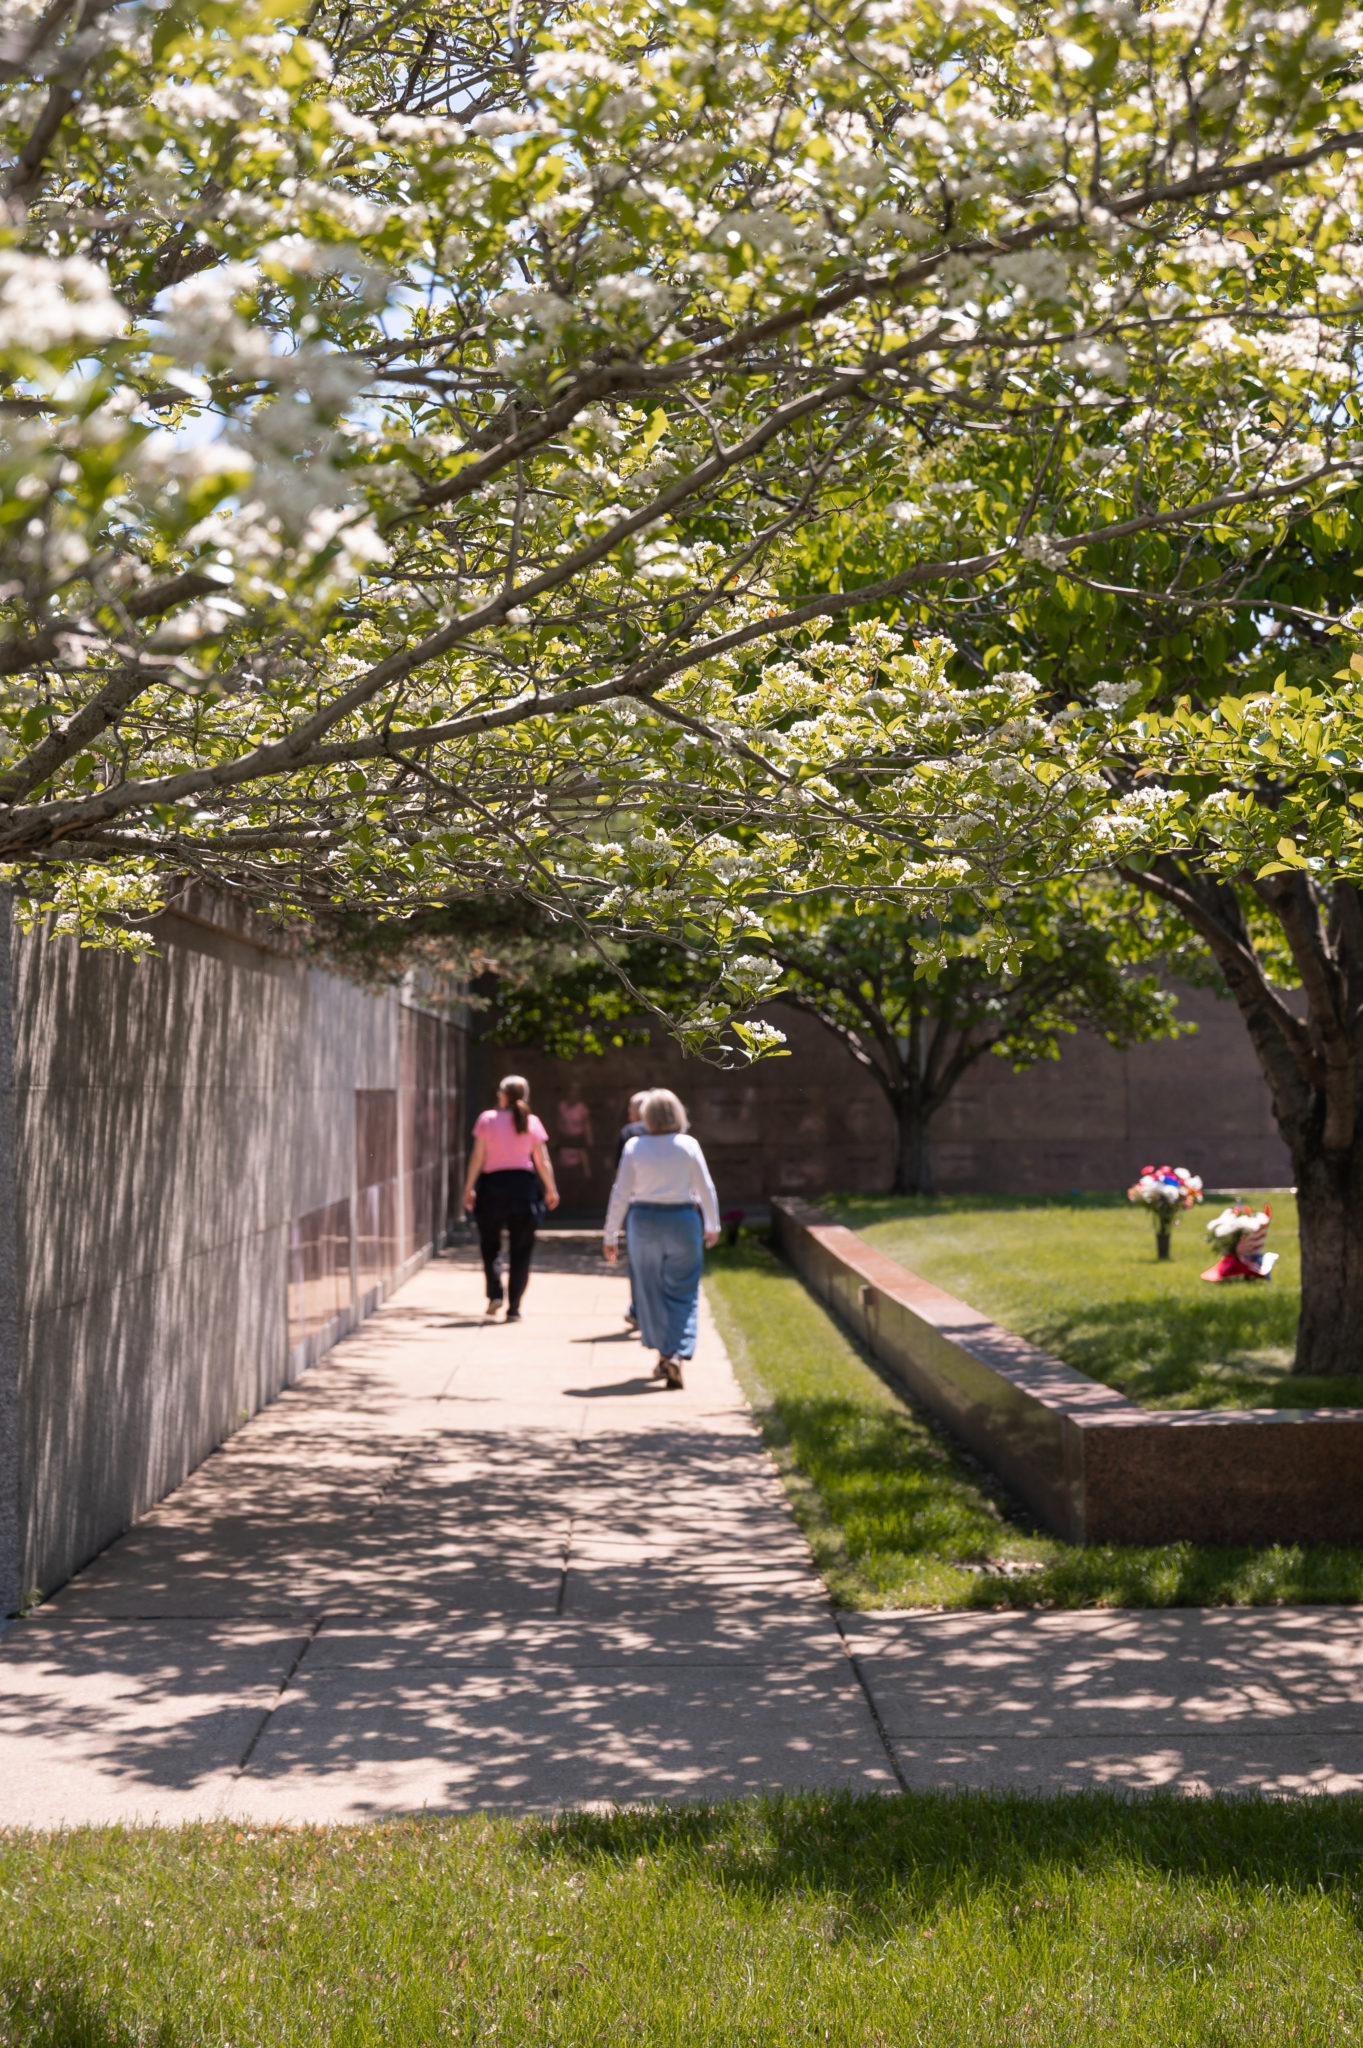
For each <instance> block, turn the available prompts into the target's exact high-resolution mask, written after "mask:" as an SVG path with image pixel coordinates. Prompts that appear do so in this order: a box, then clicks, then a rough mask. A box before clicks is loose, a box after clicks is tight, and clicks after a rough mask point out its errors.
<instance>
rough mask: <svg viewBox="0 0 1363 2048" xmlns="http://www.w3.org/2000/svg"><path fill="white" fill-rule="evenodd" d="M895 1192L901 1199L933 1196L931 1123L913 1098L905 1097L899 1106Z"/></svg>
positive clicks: (897, 1104) (897, 1111)
mask: <svg viewBox="0 0 1363 2048" xmlns="http://www.w3.org/2000/svg"><path fill="white" fill-rule="evenodd" d="M894 1192H895V1194H897V1195H930V1194H931V1193H932V1157H931V1154H930V1152H929V1150H928V1120H927V1118H926V1117H925V1116H924V1114H923V1112H922V1109H921V1107H920V1106H919V1104H918V1102H917V1101H916V1100H915V1098H914V1097H913V1096H901V1097H900V1099H899V1101H898V1102H897V1103H896V1104H895V1154H894Z"/></svg>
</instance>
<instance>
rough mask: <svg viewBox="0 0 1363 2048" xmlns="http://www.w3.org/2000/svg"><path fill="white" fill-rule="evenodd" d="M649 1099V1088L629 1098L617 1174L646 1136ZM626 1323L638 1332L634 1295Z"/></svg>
mask: <svg viewBox="0 0 1363 2048" xmlns="http://www.w3.org/2000/svg"><path fill="white" fill-rule="evenodd" d="M647 1097H648V1090H647V1088H640V1089H639V1090H638V1092H637V1093H636V1094H634V1095H631V1096H630V1098H629V1109H628V1112H627V1116H628V1121H627V1122H626V1123H624V1124H622V1125H621V1126H620V1136H619V1137H618V1138H617V1139H616V1141H615V1170H616V1172H617V1173H619V1171H620V1161H621V1160H622V1159H623V1158H624V1156H625V1147H626V1145H628V1143H629V1141H630V1139H631V1138H642V1137H643V1135H644V1121H643V1107H644V1103H645V1101H646V1099H647ZM625 1322H626V1324H627V1326H628V1327H629V1328H630V1329H631V1330H637V1329H638V1327H639V1318H638V1316H637V1315H636V1314H635V1313H634V1296H633V1295H632V1294H631V1295H630V1298H629V1305H628V1307H627V1308H626V1310H625Z"/></svg>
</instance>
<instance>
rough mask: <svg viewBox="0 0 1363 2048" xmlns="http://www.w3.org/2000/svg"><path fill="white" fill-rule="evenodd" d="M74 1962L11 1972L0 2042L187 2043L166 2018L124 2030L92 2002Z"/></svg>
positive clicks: (84, 2045)
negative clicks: (28, 1973) (26, 1972)
mask: <svg viewBox="0 0 1363 2048" xmlns="http://www.w3.org/2000/svg"><path fill="white" fill-rule="evenodd" d="M82 1974H83V1973H82V1970H81V1967H80V1965H79V1964H78V1963H75V1962H72V1963H70V1964H68V1965H67V1966H66V1968H65V1969H63V1968H62V1967H61V1966H60V1965H56V1964H54V1963H53V1962H52V1961H51V1959H44V1961H43V1962H42V1963H41V1964H38V1965H37V1966H36V1967H35V1969H34V1971H33V1974H32V1975H21V1974H20V1973H18V1972H15V1971H11V1972H10V1973H9V1974H8V1975H7V1977H6V1978H5V1980H4V1982H3V1983H0V2029H3V2032H0V2040H4V2041H16V2042H17V2041H22V2042H23V2044H24V2048H181V2043H182V2042H185V2041H187V2039H188V2037H187V2036H185V2035H182V2034H181V2033H180V2031H179V2029H178V2028H176V2027H175V2026H174V2025H173V2024H172V2022H171V2021H170V2020H169V2019H168V2018H166V2019H161V2020H159V2021H157V2022H154V2023H153V2024H151V2025H148V2024H146V2023H144V2022H139V2023H137V2024H135V2025H130V2024H127V2023H126V2022H124V2021H122V2020H120V2019H119V2018H118V2016H117V2015H116V2014H115V2013H113V2012H111V2011H110V2009H109V2007H108V2005H107V2004H105V2002H104V2001H103V2000H102V1999H99V1998H95V1997H92V1996H91V1994H90V1993H89V1992H88V1991H87V1990H86V1989H84V1987H83V1986H82V1984H81V1982H80V1979H81V1976H82Z"/></svg>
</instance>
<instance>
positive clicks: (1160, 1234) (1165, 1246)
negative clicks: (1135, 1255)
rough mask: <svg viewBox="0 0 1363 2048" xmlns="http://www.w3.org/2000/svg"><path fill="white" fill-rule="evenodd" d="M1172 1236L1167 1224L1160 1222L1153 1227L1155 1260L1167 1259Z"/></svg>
mask: <svg viewBox="0 0 1363 2048" xmlns="http://www.w3.org/2000/svg"><path fill="white" fill-rule="evenodd" d="M1172 1235H1173V1233H1172V1232H1171V1230H1170V1228H1169V1225H1168V1223H1164V1222H1161V1223H1157V1224H1156V1225H1155V1257H1156V1258H1157V1259H1167V1258H1168V1256H1169V1247H1170V1243H1171V1241H1172Z"/></svg>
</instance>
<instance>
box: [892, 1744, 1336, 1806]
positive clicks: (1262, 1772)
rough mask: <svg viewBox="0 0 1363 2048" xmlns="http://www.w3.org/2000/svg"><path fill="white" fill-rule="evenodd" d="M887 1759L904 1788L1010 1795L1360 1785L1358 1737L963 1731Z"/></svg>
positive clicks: (900, 1749)
mask: <svg viewBox="0 0 1363 2048" xmlns="http://www.w3.org/2000/svg"><path fill="white" fill-rule="evenodd" d="M892 1747H893V1750H894V1755H895V1761H896V1762H897V1764H898V1766H899V1770H900V1773H901V1775H902V1777H903V1779H904V1782H905V1784H906V1785H908V1786H909V1787H910V1788H912V1789H919V1788H931V1789H933V1790H939V1791H940V1790H947V1789H951V1788H955V1787H969V1788H971V1789H972V1790H976V1791H983V1790H993V1791H1009V1792H1043V1793H1049V1792H1073V1791H1081V1790H1097V1791H1109V1792H1160V1791H1167V1792H1185V1793H1211V1792H1241V1793H1246V1792H1262V1793H1271V1794H1276V1795H1278V1796H1283V1797H1286V1796H1291V1797H1296V1796H1300V1795H1303V1794H1308V1793H1337V1792H1359V1791H1363V1736H1360V1735H1359V1734H1358V1733H1356V1732H1355V1733H1352V1734H1342V1733H1341V1734H1338V1735H1336V1736H1328V1735H1326V1736H1321V1735H1308V1734H1307V1733H1306V1732H1305V1731H1299V1732H1296V1733H1289V1734H1282V1735H1272V1734H1266V1735H1261V1734H1257V1733H1255V1734H1251V1733H1249V1732H1247V1731H1244V1730H1232V1731H1230V1732H1227V1733H1221V1734H1213V1733H1207V1734H1204V1735H1191V1734H1181V1735H1177V1736H1174V1735H1170V1736H1167V1737H1165V1738H1163V1739H1158V1738H1146V1739H1144V1740H1135V1741H1125V1742H1118V1741H1108V1742H1105V1743H1104V1742H1096V1741H1092V1740H1084V1739H1082V1738H1075V1739H1066V1738H1064V1737H1060V1736H1041V1737H1038V1738H1037V1739H1036V1740H1034V1741H1026V1740H1022V1741H1018V1740H1014V1741H1006V1740H1005V1741H994V1740H990V1739H989V1738H981V1737H972V1738H969V1739H966V1740H962V1741H957V1742H934V1741H931V1740H926V1739H919V1740H909V1739H905V1738H902V1737H895V1738H894V1740H893V1743H892Z"/></svg>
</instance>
